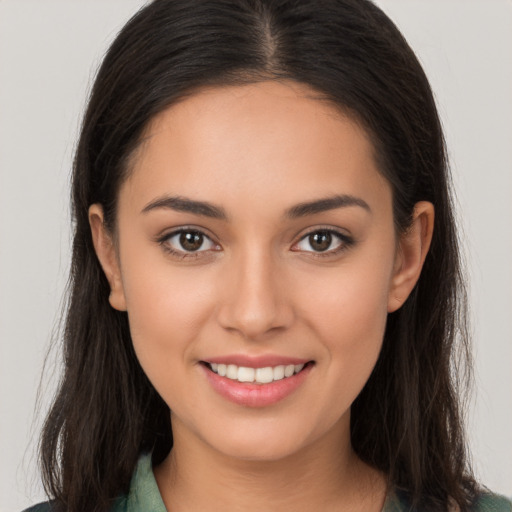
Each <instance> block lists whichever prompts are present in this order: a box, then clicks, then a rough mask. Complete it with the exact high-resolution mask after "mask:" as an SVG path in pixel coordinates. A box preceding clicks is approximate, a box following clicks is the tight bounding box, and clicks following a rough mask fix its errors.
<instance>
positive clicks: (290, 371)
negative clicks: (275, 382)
mask: <svg viewBox="0 0 512 512" xmlns="http://www.w3.org/2000/svg"><path fill="white" fill-rule="evenodd" d="M294 371H295V366H294V365H293V364H289V365H288V366H285V367H284V376H285V377H291V376H292V375H293V372H294Z"/></svg>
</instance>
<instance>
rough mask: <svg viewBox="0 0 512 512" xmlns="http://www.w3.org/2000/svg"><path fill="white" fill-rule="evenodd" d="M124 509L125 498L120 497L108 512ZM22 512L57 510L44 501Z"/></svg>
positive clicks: (119, 511) (125, 505) (53, 511)
mask: <svg viewBox="0 0 512 512" xmlns="http://www.w3.org/2000/svg"><path fill="white" fill-rule="evenodd" d="M126 509H127V497H126V496H121V497H120V498H118V499H117V500H116V501H115V502H114V504H113V506H112V508H111V509H110V512H125V511H126ZM59 510H61V509H59ZM23 512H57V510H56V509H55V507H54V506H52V502H51V501H45V502H44V503H38V504H37V505H34V506H32V507H30V508H27V509H25V510H23Z"/></svg>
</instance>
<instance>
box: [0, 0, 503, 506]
mask: <svg viewBox="0 0 512 512" xmlns="http://www.w3.org/2000/svg"><path fill="white" fill-rule="evenodd" d="M377 3H378V4H379V5H380V6H381V7H382V8H383V9H384V10H385V11H386V12H387V13H388V14H389V15H390V16H391V18H392V19H393V20H394V21H395V22H396V23H397V24H398V26H399V28H400V29H401V30H402V31H403V33H404V35H405V36H406V38H407V39H408V40H409V42H410V44H411V46H412V47H413V48H414V49H415V51H416V52H417V54H418V56H419V58H420V60H421V61H422V63H423V64H424V67H425V69H426V72H427V75H428V76H429V78H430V80H431V84H432V87H433V89H434V91H435V93H436V97H437V100H438V105H439V109H440V113H441V116H442V119H443V123H444V127H445V130H446V137H447V141H448V147H449V151H450V156H451V161H452V168H453V173H454V178H455V183H456V189H457V195H458V202H459V211H458V215H459V218H460V222H461V225H462V227H463V231H464V244H465V249H466V258H467V260H468V268H469V277H470V282H471V305H472V317H473V331H474V337H475V353H476V370H477V381H476V388H477V391H476V393H475V399H474V401H473V406H472V408H471V411H470V415H469V422H468V430H469V434H470V440H471V447H472V450H473V458H474V463H475V467H476V470H477V475H478V476H479V477H480V479H481V480H482V482H484V483H485V484H486V485H488V486H489V487H490V488H491V489H493V490H495V491H498V492H501V493H504V494H506V495H509V496H512V371H511V369H512V265H511V263H512V228H511V224H512V97H511V95H512V2H511V1H510V0H479V1H471V0H444V1H442V2H441V1H433V0H379V1H378V2H377ZM143 4H144V2H143V1H142V0H101V1H100V0H97V1H94V0H87V1H86V0H83V1H77V0H61V1H57V0H33V1H30V0H0V461H1V467H0V496H1V500H0V511H1V512H3V511H5V512H7V511H16V510H21V509H23V508H24V507H25V506H28V505H29V504H31V503H34V502H35V501H37V500H40V499H42V498H43V494H42V491H41V488H40V485H39V483H38V474H37V468H36V464H35V447H36V445H37V435H38V431H39V428H40V423H41V419H42V418H43V417H44V412H45V410H46V407H47V404H48V402H49V399H50V397H51V393H52V389H53V387H54V384H55V381H56V379H58V372H59V368H58V365H57V364H56V363H55V358H56V356H55V353H53V355H52V356H51V357H50V360H49V372H48V373H47V377H46V378H45V379H44V380H43V384H44V385H43V388H42V389H43V392H42V398H41V402H40V403H41V406H40V410H39V411H36V409H35V401H36V392H37V389H38V385H39V382H40V376H41V370H42V365H43V361H44V357H45V353H46V350H47V348H48V345H49V341H50V338H51V335H52V332H54V331H55V328H56V326H57V325H58V320H59V318H60V304H61V297H62V292H63V288H64V285H65V282H66V275H67V269H68V265H69V242H70V232H69V219H68V178H69V174H70V166H71V158H72V152H73V148H74V144H75V141H76V135H77V129H78V125H79V122H80V121H79V120H80V115H81V112H82V109H83V106H84V103H85V98H86V94H87V91H88V88H89V86H90V85H91V82H92V77H93V76H94V72H95V70H96V67H97V65H98V64H99V62H100V60H101V56H102V55H103V53H104V51H105V49H106V47H107V45H108V43H109V42H110V41H111V40H112V38H113V37H114V35H115V33H116V32H117V30H118V29H119V28H120V27H121V26H122V24H123V23H124V22H125V21H126V20H127V19H128V18H129V16H131V15H132V14H133V13H134V12H135V11H136V10H137V9H138V8H139V7H140V6H141V5H143Z"/></svg>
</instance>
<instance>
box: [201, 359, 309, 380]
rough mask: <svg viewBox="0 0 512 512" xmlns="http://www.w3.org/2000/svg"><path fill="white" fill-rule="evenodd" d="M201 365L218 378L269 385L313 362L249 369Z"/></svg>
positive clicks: (294, 373) (233, 365) (245, 367)
mask: <svg viewBox="0 0 512 512" xmlns="http://www.w3.org/2000/svg"><path fill="white" fill-rule="evenodd" d="M203 364H204V365H205V366H206V367H207V368H208V369H209V370H211V371H212V372H213V373H216V374H217V375H219V376H220V377H226V378H228V379H231V380H234V381H237V382H241V383H248V384H270V383H271V382H275V381H279V380H283V379H288V378H289V377H293V376H294V375H296V374H298V373H300V372H301V371H302V370H303V369H304V368H305V367H306V366H309V365H312V364H313V361H309V362H308V363H306V364H295V365H294V364H288V365H278V366H266V367H264V368H249V367H247V366H237V365H236V364H222V363H220V364H219V363H208V362H203Z"/></svg>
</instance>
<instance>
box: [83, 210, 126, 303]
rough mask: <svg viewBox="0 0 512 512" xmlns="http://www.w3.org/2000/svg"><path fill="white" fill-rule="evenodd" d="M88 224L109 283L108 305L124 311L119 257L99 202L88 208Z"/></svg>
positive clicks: (124, 301)
mask: <svg viewBox="0 0 512 512" xmlns="http://www.w3.org/2000/svg"><path fill="white" fill-rule="evenodd" d="M89 224H90V226H91V233H92V241H93V244H94V250H95V251H96V256H98V260H99V261H100V265H101V267H102V268H103V272H105V276H106V277H107V280H108V282H109V284H110V296H109V302H110V305H111V306H112V307H113V308H114V309H117V310H118V311H126V299H125V296H124V288H123V282H122V279H121V269H120V266H119V259H118V257H117V253H116V247H115V244H114V240H113V239H112V234H111V233H110V231H109V230H108V229H107V228H106V226H105V222H104V216H103V207H102V206H101V205H100V204H93V205H91V207H90V208H89Z"/></svg>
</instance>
